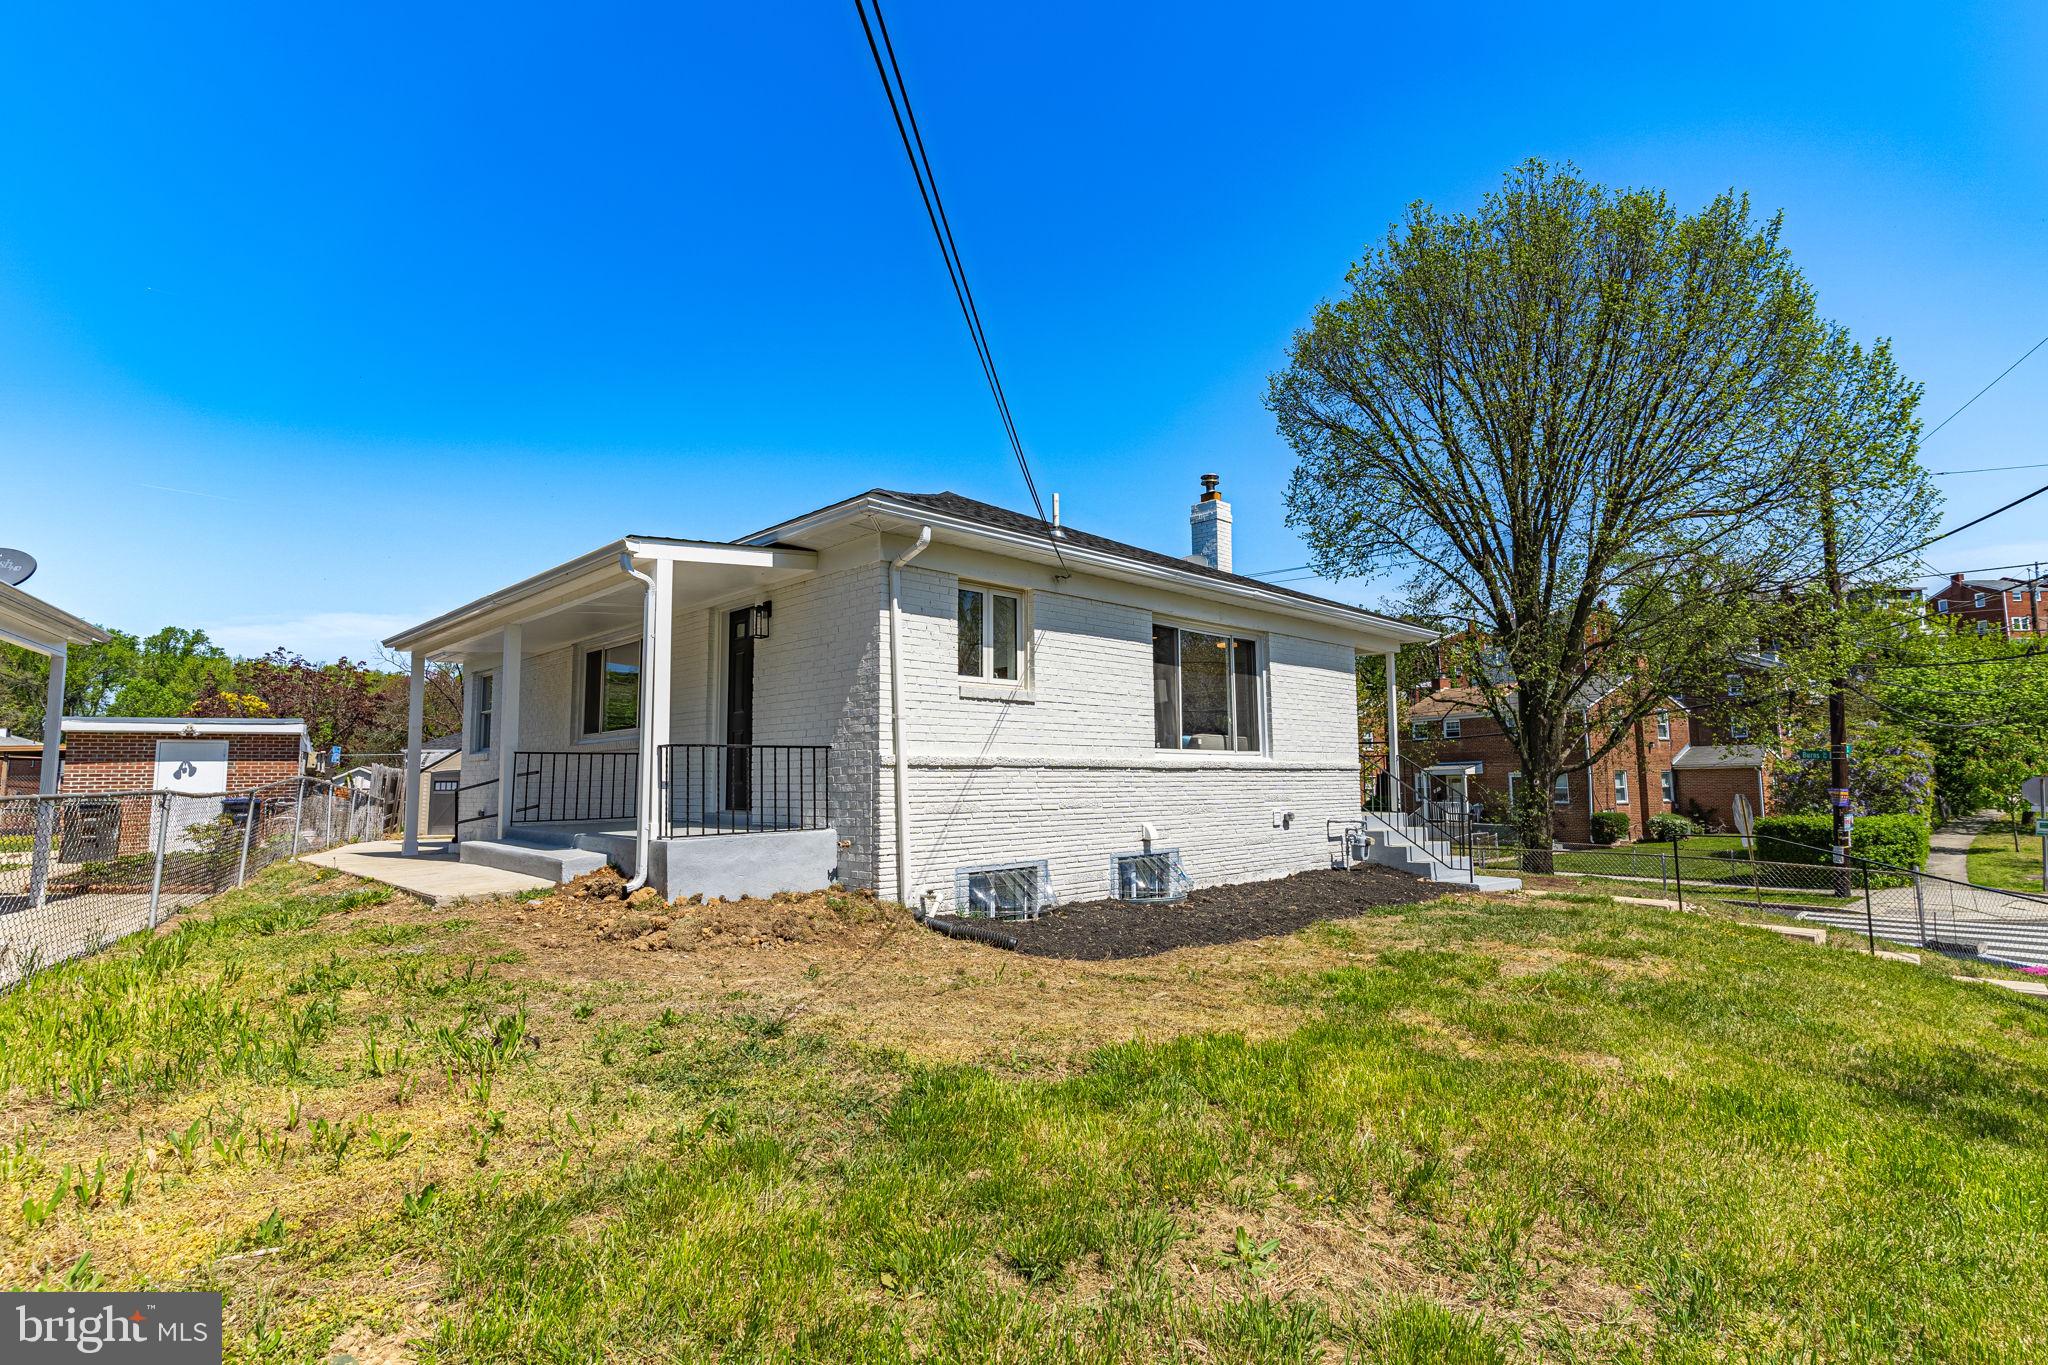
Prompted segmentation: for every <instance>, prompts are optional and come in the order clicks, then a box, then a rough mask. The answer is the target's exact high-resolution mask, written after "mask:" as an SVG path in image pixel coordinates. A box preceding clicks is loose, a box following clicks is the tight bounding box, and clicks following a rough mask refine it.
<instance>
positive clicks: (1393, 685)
mask: <svg viewBox="0 0 2048 1365" xmlns="http://www.w3.org/2000/svg"><path fill="white" fill-rule="evenodd" d="M1380 657H1381V658H1383V659H1385V660H1386V661H1387V806H1388V809H1389V810H1399V809H1401V684H1400V683H1399V681H1397V676H1398V675H1397V673H1396V671H1395V664H1396V663H1398V662H1399V660H1400V657H1401V656H1400V653H1399V651H1397V650H1388V651H1387V652H1386V653H1385V654H1383V655H1381V656H1380Z"/></svg>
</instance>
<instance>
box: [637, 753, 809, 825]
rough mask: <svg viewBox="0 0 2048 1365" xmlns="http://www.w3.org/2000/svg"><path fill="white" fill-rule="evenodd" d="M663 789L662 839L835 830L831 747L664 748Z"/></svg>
mask: <svg viewBox="0 0 2048 1365" xmlns="http://www.w3.org/2000/svg"><path fill="white" fill-rule="evenodd" d="M661 787H662V791H663V792H664V793H665V796H666V803H665V805H664V808H663V816H664V819H663V837H665V838H671V839H679V838H689V837H692V836H696V835H706V834H747V833H752V832H755V831H760V830H793V829H824V828H826V827H827V826H829V825H830V824H831V823H832V821H831V812H830V797H831V791H832V746H831V745H829V744H667V745H663V746H662V749H661Z"/></svg>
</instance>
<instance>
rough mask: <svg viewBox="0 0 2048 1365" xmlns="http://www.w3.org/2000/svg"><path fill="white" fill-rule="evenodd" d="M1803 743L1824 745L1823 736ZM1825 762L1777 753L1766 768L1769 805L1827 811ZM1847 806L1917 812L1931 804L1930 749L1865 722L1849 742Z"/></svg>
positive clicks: (1785, 810)
mask: <svg viewBox="0 0 2048 1365" xmlns="http://www.w3.org/2000/svg"><path fill="white" fill-rule="evenodd" d="M1805 747H1808V748H1813V749H1825V748H1827V747H1828V742H1827V738H1826V736H1824V735H1815V736H1813V737H1812V738H1811V739H1809V740H1808V741H1807V744H1806V746H1805ZM1828 770H1829V765H1828V764H1826V763H1806V762H1801V761H1800V760H1799V759H1796V758H1782V759H1780V760H1779V761H1778V763H1777V764H1776V766H1775V767H1774V768H1773V769H1772V772H1771V804H1772V806H1773V807H1775V808H1776V809H1777V810H1778V811H1779V812H1780V813H1782V814H1785V815H1827V814H1828V813H1829V812H1830V811H1831V809H1832V807H1830V805H1829V804H1828ZM1849 809H1851V810H1853V811H1855V812H1856V814H1858V815H1918V816H1921V817H1923V818H1925V817H1926V816H1928V815H1929V814H1930V813H1931V812H1932V811H1933V809H1934V749H1933V746H1931V745H1929V744H1927V743H1926V742H1925V741H1923V740H1920V739H1917V738H1915V737H1913V736H1911V735H1908V734H1904V733H1902V732H1900V731H1897V730H1892V729H1889V728H1879V727H1876V726H1870V727H1865V728H1864V729H1862V730H1861V731H1860V732H1859V733H1857V734H1855V735H1853V736H1852V737H1851V739H1850V742H1849Z"/></svg>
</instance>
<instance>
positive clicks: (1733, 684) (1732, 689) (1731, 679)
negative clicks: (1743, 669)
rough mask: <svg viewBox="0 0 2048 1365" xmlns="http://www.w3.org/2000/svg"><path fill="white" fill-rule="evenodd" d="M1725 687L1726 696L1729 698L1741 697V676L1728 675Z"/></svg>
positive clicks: (1735, 674)
mask: <svg viewBox="0 0 2048 1365" xmlns="http://www.w3.org/2000/svg"><path fill="white" fill-rule="evenodd" d="M1727 687H1728V695H1729V696H1731V697H1739V696H1741V695H1742V675H1741V674H1740V673H1730V674H1729V675H1728V679H1727Z"/></svg>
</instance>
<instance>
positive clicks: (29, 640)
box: [0, 583, 108, 654]
mask: <svg viewBox="0 0 2048 1365" xmlns="http://www.w3.org/2000/svg"><path fill="white" fill-rule="evenodd" d="M107 639H108V635H107V633H106V632H105V631H103V630H101V629H100V628H99V627H98V626H96V625H94V624H93V623H92V622H90V621H82V620H80V619H79V618H78V617H76V616H73V615H72V614H71V613H70V612H68V611H65V610H63V609H62V608H61V607H53V606H51V605H50V604H49V603H48V602H45V601H43V599H42V598H40V597H32V596H30V595H29V594H28V593H25V592H23V591H22V590H21V589H20V588H17V587H14V586H13V585H12V584H8V583H0V640H5V641H7V642H8V643H9V644H16V645H20V646H21V647H22V648H23V649H32V650H34V651H35V652H36V653H38V654H49V653H51V652H53V651H54V650H55V649H56V648H57V647H58V646H59V645H64V646H70V645H101V644H105V643H106V642H107Z"/></svg>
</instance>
